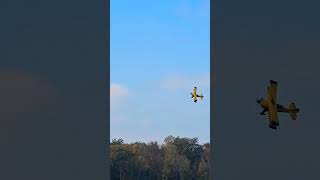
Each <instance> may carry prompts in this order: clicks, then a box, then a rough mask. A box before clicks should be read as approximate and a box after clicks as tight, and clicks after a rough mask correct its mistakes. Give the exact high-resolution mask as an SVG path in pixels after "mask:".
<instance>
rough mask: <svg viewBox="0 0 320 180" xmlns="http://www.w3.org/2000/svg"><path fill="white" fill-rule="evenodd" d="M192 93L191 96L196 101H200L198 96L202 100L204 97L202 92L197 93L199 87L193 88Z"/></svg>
mask: <svg viewBox="0 0 320 180" xmlns="http://www.w3.org/2000/svg"><path fill="white" fill-rule="evenodd" d="M190 94H191V98H193V101H194V102H197V101H198V97H199V98H200V99H201V100H202V99H203V95H202V94H200V95H199V94H197V87H194V88H193V92H192V93H190Z"/></svg>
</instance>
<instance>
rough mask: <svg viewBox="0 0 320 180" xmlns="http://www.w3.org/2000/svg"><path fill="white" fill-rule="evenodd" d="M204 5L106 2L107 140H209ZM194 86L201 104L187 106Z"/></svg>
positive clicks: (192, 1)
mask: <svg viewBox="0 0 320 180" xmlns="http://www.w3.org/2000/svg"><path fill="white" fill-rule="evenodd" d="M209 5H210V4H209V0H175V1H173V0H152V1H150V0H137V1H132V0H111V24H110V30H111V31H110V33H111V42H110V43H111V44H110V45H111V58H110V61H111V134H110V136H111V138H123V139H124V141H125V142H132V141H143V142H149V141H158V142H159V143H162V142H163V139H164V138H165V137H166V136H168V135H174V136H180V137H198V138H199V141H200V142H201V143H202V142H209V140H210V127H209V125H210V119H209V117H210V102H209V98H210V97H209V96H210V94H209V91H210V89H209V73H210V69H209V68H210V24H209V23H210V22H209V21H210V8H209ZM194 86H198V89H199V91H200V92H202V93H203V94H204V96H205V99H204V101H202V102H199V103H197V104H195V103H193V102H192V99H191V98H190V96H191V95H190V94H189V93H190V92H191V91H192V88H193V87H194Z"/></svg>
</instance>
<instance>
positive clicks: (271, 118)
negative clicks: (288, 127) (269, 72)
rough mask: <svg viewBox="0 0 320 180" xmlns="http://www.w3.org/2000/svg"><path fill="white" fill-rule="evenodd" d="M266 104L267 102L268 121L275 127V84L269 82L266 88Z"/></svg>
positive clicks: (276, 123) (277, 123)
mask: <svg viewBox="0 0 320 180" xmlns="http://www.w3.org/2000/svg"><path fill="white" fill-rule="evenodd" d="M267 97H268V102H269V113H268V115H269V121H270V123H271V124H274V125H276V126H278V125H279V121H278V112H277V82H275V81H272V80H271V81H270V86H269V87H268V95H267Z"/></svg>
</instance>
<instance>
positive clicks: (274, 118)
mask: <svg viewBox="0 0 320 180" xmlns="http://www.w3.org/2000/svg"><path fill="white" fill-rule="evenodd" d="M277 87H278V83H277V82H276V81H273V80H270V86H268V87H267V98H266V99H264V98H260V99H257V103H258V104H259V105H260V106H261V107H262V108H263V110H262V112H261V113H260V115H266V114H265V113H266V112H268V117H269V128H271V129H277V126H279V120H278V112H283V113H289V115H290V117H291V119H292V120H296V119H297V113H298V112H299V111H300V109H299V108H297V107H296V105H295V103H290V104H289V106H288V107H285V106H282V105H280V104H277Z"/></svg>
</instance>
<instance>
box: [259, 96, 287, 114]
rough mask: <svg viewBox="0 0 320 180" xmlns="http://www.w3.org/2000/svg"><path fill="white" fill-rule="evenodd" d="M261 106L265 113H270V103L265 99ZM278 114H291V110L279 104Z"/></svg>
mask: <svg viewBox="0 0 320 180" xmlns="http://www.w3.org/2000/svg"><path fill="white" fill-rule="evenodd" d="M260 106H261V107H262V108H263V109H264V110H265V111H268V110H269V102H268V101H267V100H265V99H263V100H262V101H261V102H260ZM277 112H285V113H289V108H287V107H285V106H283V105H280V104H277Z"/></svg>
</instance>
